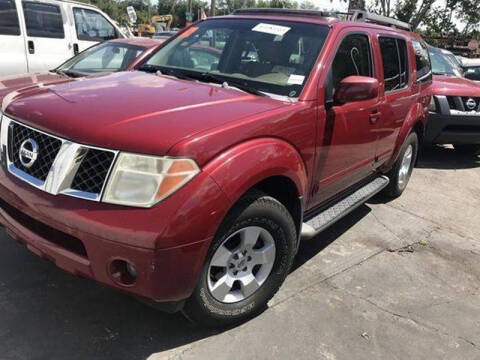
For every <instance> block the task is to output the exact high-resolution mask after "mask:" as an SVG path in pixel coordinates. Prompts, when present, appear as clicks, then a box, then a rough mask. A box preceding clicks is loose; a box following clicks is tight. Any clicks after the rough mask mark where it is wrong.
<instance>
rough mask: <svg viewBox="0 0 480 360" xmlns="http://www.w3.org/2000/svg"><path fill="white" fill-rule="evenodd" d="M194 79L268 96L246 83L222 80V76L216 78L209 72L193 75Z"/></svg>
mask: <svg viewBox="0 0 480 360" xmlns="http://www.w3.org/2000/svg"><path fill="white" fill-rule="evenodd" d="M192 77H195V78H197V79H198V80H200V81H207V82H213V83H217V84H222V85H223V86H225V87H234V88H237V89H240V90H242V91H245V92H247V93H250V94H254V95H258V96H267V95H265V94H264V93H263V92H261V91H260V90H258V89H256V88H254V87H252V86H249V85H247V84H245V83H242V82H240V81H235V80H230V79H229V80H225V79H222V78H221V77H220V76H216V75H214V74H212V73H208V72H206V73H198V74H195V75H192Z"/></svg>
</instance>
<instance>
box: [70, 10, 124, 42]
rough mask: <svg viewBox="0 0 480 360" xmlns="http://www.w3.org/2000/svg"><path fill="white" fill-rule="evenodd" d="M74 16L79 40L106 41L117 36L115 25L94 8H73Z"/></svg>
mask: <svg viewBox="0 0 480 360" xmlns="http://www.w3.org/2000/svg"><path fill="white" fill-rule="evenodd" d="M73 16H74V18H75V29H76V30H77V38H78V40H86V41H104V40H110V39H115V38H116V37H117V32H116V31H115V28H114V27H113V25H112V24H110V23H109V22H108V20H107V19H105V18H104V17H103V15H102V14H100V13H98V12H96V11H94V10H89V9H80V8H73Z"/></svg>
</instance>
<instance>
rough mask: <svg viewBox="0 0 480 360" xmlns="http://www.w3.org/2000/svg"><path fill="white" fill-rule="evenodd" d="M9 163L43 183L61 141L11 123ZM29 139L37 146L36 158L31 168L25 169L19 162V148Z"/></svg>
mask: <svg viewBox="0 0 480 360" xmlns="http://www.w3.org/2000/svg"><path fill="white" fill-rule="evenodd" d="M9 131H10V134H9V139H10V151H9V155H10V161H12V162H13V164H14V165H15V167H17V168H18V169H20V170H22V171H24V172H26V173H27V174H28V175H31V176H33V177H34V178H37V179H39V180H42V181H45V179H46V178H47V175H48V172H49V171H50V168H51V167H52V164H53V161H54V160H55V157H56V156H57V154H58V151H59V150H60V147H61V146H62V141H61V140H59V139H57V138H54V137H52V136H49V135H46V134H44V133H41V132H38V131H35V130H33V129H30V128H28V127H25V126H23V125H20V124H17V123H13V122H12V126H11V127H10V129H9ZM28 139H31V140H34V141H35V142H36V143H37V144H38V157H37V160H36V161H35V162H34V163H33V165H32V166H31V167H26V166H24V165H23V164H22V162H21V160H20V153H19V151H20V146H21V145H22V144H23V142H24V141H26V140H28Z"/></svg>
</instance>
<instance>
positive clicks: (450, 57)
mask: <svg viewBox="0 0 480 360" xmlns="http://www.w3.org/2000/svg"><path fill="white" fill-rule="evenodd" d="M429 51H437V52H440V53H441V54H443V56H444V57H445V58H447V59H448V60H450V62H451V63H452V65H453V66H454V68H455V70H456V72H457V75H458V76H463V66H462V63H461V61H460V60H459V59H458V58H457V57H456V56H455V54H454V53H452V52H451V51H448V50H446V49H440V48H435V47H432V46H430V47H429Z"/></svg>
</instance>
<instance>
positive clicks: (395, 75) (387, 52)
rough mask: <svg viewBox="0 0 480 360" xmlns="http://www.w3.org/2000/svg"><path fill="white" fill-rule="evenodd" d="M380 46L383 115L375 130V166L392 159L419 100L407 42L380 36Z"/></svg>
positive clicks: (398, 38) (399, 38)
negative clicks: (396, 145) (410, 114)
mask: <svg viewBox="0 0 480 360" xmlns="http://www.w3.org/2000/svg"><path fill="white" fill-rule="evenodd" d="M378 46H379V49H380V53H381V59H382V67H381V69H382V77H381V81H380V83H381V86H380V88H381V90H380V92H381V98H382V99H381V105H380V107H379V109H380V112H381V113H382V116H381V117H380V118H379V120H378V122H377V124H376V129H375V131H376V133H377V135H378V143H377V149H376V166H380V165H381V164H383V163H384V162H385V161H387V160H388V159H390V157H391V155H392V153H393V150H394V148H395V144H396V139H397V136H398V133H399V132H400V128H401V127H402V125H403V122H404V121H405V119H406V118H407V116H408V113H409V111H410V109H412V106H413V104H414V103H415V102H416V99H417V91H414V89H413V86H412V84H413V81H412V80H413V79H412V74H411V71H410V70H411V62H412V61H413V60H412V59H411V58H410V57H409V51H408V49H407V42H406V40H405V39H404V38H402V37H400V36H398V35H380V36H379V37H378ZM382 84H383V86H382Z"/></svg>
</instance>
